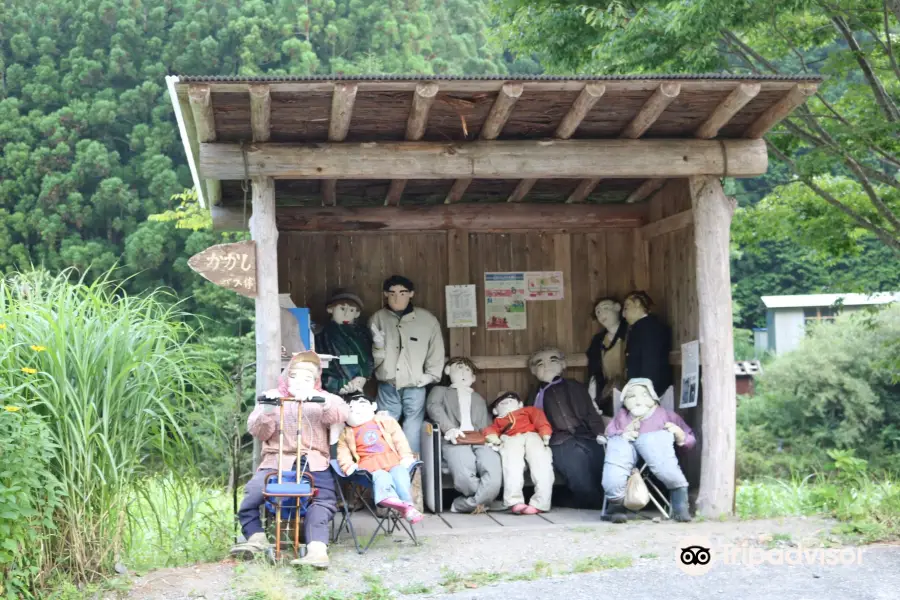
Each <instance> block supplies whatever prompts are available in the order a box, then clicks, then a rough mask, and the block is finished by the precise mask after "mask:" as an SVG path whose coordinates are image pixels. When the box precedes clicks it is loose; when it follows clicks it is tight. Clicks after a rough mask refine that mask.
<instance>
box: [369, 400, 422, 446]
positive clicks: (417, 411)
mask: <svg viewBox="0 0 900 600" xmlns="http://www.w3.org/2000/svg"><path fill="white" fill-rule="evenodd" d="M378 408H379V409H381V410H386V411H387V412H388V413H389V414H390V415H391V416H392V417H394V418H395V419H397V420H398V421H400V422H401V424H402V425H403V434H404V435H405V436H406V441H407V442H409V447H410V448H412V451H413V452H415V453H416V455H418V454H419V452H420V451H421V446H422V423H424V422H425V388H423V387H421V388H419V387H409V388H402V389H399V390H398V389H397V388H395V387H394V386H393V385H391V384H390V383H379V384H378ZM401 417H402V418H403V419H402V421H401Z"/></svg>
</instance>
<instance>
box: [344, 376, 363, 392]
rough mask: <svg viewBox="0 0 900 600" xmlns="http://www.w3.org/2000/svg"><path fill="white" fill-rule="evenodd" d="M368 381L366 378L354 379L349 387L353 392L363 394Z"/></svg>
mask: <svg viewBox="0 0 900 600" xmlns="http://www.w3.org/2000/svg"><path fill="white" fill-rule="evenodd" d="M366 381H367V380H366V378H365V377H354V378H353V379H351V380H350V383H348V384H347V385H349V386H350V391H351V392H361V391H363V388H364V387H366Z"/></svg>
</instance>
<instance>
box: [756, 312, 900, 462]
mask: <svg viewBox="0 0 900 600" xmlns="http://www.w3.org/2000/svg"><path fill="white" fill-rule="evenodd" d="M898 338H900V306H891V307H889V308H885V309H883V310H881V311H879V312H874V313H872V314H862V315H848V316H845V317H842V318H840V319H838V321H837V322H836V323H834V324H828V323H824V324H822V325H819V326H816V327H813V328H811V330H810V331H809V332H808V333H807V336H806V338H805V339H804V340H803V341H802V343H801V344H800V346H799V348H797V349H796V350H795V351H793V352H790V353H788V354H784V355H781V356H778V357H776V358H775V359H774V360H773V361H772V362H771V363H769V364H768V365H767V366H766V369H765V371H764V372H763V374H762V375H760V376H759V377H758V378H757V390H758V392H759V395H758V396H756V397H754V398H746V399H742V400H741V404H740V406H739V407H738V473H739V476H740V477H741V478H745V479H751V478H754V477H757V476H759V475H764V474H776V475H779V476H786V477H790V476H791V475H792V474H793V475H796V474H798V473H808V472H810V471H813V470H818V469H822V468H824V466H825V465H826V464H828V462H829V461H828V456H827V454H826V453H827V452H828V451H829V450H851V449H852V450H855V451H856V452H857V453H858V454H859V456H860V457H861V458H863V459H866V460H868V461H870V462H871V463H872V465H873V466H874V467H875V468H878V469H884V470H889V471H892V472H895V473H897V472H900V462H898V459H897V456H898V454H897V451H898V450H900V384H898V382H897V380H896V378H895V373H896V362H897V360H898V359H897V355H896V354H895V353H894V352H895V350H896V347H897V346H896V344H897V341H896V340H897V339H898ZM891 365H893V366H894V368H893V369H892V368H891Z"/></svg>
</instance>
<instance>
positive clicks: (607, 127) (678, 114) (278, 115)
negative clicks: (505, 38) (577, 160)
mask: <svg viewBox="0 0 900 600" xmlns="http://www.w3.org/2000/svg"><path fill="white" fill-rule="evenodd" d="M819 81H820V80H819V79H817V78H814V77H800V78H797V77H780V76H768V77H766V76H754V77H740V76H731V75H661V76H649V75H647V76H644V75H642V76H633V77H623V76H611V77H602V76H594V77H530V78H499V77H469V78H459V77H433V76H430V77H424V76H423V77H418V76H414V77H399V76H367V77H337V76H315V77H254V78H233V77H193V76H192V77H170V78H168V83H169V90H170V94H171V95H172V96H173V98H172V99H173V104H174V105H175V108H176V112H178V113H179V125H180V126H181V134H182V137H183V138H184V141H185V147H186V148H188V149H189V155H190V156H189V162H190V163H191V167H192V171H194V174H195V181H196V183H198V184H199V183H200V182H201V181H203V180H205V179H206V178H205V177H204V173H203V169H202V168H200V166H201V165H200V163H201V162H202V160H201V158H200V154H201V153H200V146H201V144H203V143H215V144H222V145H224V144H242V145H243V146H242V147H243V148H249V149H250V150H251V151H252V150H253V149H255V148H258V147H259V144H260V143H263V142H265V143H268V144H292V145H302V146H305V147H308V146H309V145H311V144H314V145H327V143H341V144H368V143H372V142H376V143H386V142H402V141H420V142H432V143H439V144H449V145H465V144H466V143H470V142H475V141H478V140H480V141H484V140H496V141H499V142H502V141H526V140H531V141H539V140H552V139H556V140H566V139H570V140H575V141H578V140H616V139H620V140H621V139H624V140H634V139H641V140H673V139H674V140H698V139H701V140H703V139H716V140H722V141H725V140H742V139H751V140H758V139H759V138H761V137H762V135H763V134H764V133H765V132H766V131H768V130H769V129H770V128H771V127H772V126H774V125H775V124H776V123H777V122H778V121H780V120H781V119H783V118H784V117H785V116H786V115H787V114H789V113H790V112H791V111H792V110H793V109H794V108H796V107H797V106H799V105H800V104H801V103H802V102H804V101H805V99H806V98H808V97H809V95H810V94H812V93H813V92H814V91H815V89H816V86H817V84H818V83H819ZM251 90H252V93H251ZM254 144H255V145H254ZM573 147H574V146H573ZM723 148H724V146H723ZM684 160H685V161H687V157H685V159H684ZM724 160H725V161H726V165H727V161H728V159H727V158H725V159H724ZM254 165H256V163H254ZM207 170H208V169H207ZM207 174H208V173H207ZM392 175H393V176H394V177H395V179H394V180H393V182H392V179H391V176H392ZM547 175H550V174H549V173H548V174H547ZM604 175H605V174H604ZM275 177H276V198H277V202H278V204H279V205H291V206H323V205H325V206H328V205H336V206H347V207H352V206H378V205H385V204H388V205H418V204H439V203H450V202H464V203H467V202H505V201H513V202H539V203H544V202H566V201H567V200H568V201H569V202H570V203H571V202H588V203H624V202H626V201H628V202H634V201H640V200H642V199H644V198H646V197H648V196H649V195H650V194H651V193H652V192H653V191H654V189H657V188H658V187H659V186H658V184H657V183H654V182H653V181H648V179H647V177H645V176H641V177H629V176H622V175H621V174H613V175H611V176H598V177H592V178H577V177H574V178H573V177H566V178H561V179H559V178H552V177H544V176H541V177H539V178H532V179H526V180H522V179H516V178H508V177H505V178H493V177H492V178H485V179H478V178H474V179H469V180H464V179H460V178H458V177H457V178H447V179H440V178H436V177H429V178H427V179H415V178H410V179H405V180H397V179H396V177H397V176H396V174H394V173H390V172H385V174H384V177H383V178H379V179H373V178H365V179H355V178H345V177H335V178H328V179H317V178H311V177H308V176H303V177H300V178H293V176H290V175H288V176H286V177H285V178H282V177H281V176H278V175H276V176H275ZM224 179H229V178H223V181H222V182H221V185H220V184H219V183H218V182H215V181H213V183H211V184H210V183H206V185H205V186H203V189H204V190H205V192H206V193H205V194H204V195H205V196H206V197H207V198H208V199H209V200H210V202H211V203H213V204H219V205H221V206H223V207H232V206H238V205H239V204H240V202H241V199H242V197H243V192H242V189H241V182H240V181H238V180H235V179H234V178H231V180H224ZM204 183H205V182H204ZM198 187H200V186H199V185H198Z"/></svg>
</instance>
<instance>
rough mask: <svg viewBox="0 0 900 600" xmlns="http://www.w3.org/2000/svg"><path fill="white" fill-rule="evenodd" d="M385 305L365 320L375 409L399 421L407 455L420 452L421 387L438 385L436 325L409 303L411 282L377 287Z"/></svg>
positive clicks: (394, 280)
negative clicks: (372, 364)
mask: <svg viewBox="0 0 900 600" xmlns="http://www.w3.org/2000/svg"><path fill="white" fill-rule="evenodd" d="M382 291H383V292H384V297H385V300H386V301H387V306H386V307H385V308H382V309H381V310H379V311H378V312H376V313H375V314H374V315H372V318H371V319H370V320H369V327H370V328H371V330H372V356H373V357H374V359H375V378H376V379H378V408H379V409H381V410H384V411H387V412H388V414H390V415H391V416H392V417H394V418H395V419H397V420H398V421H401V422H402V424H403V433H404V434H405V435H406V439H407V440H409V445H410V447H411V448H412V451H413V452H415V453H416V454H417V455H418V454H419V451H420V450H421V435H422V433H421V430H422V423H423V422H424V421H425V386H427V385H429V384H432V383H436V382H438V381H440V379H441V374H442V371H443V368H444V337H443V334H442V333H441V325H440V323H439V322H438V320H437V319H436V318H435V317H434V315H432V314H431V313H430V312H428V311H427V310H425V309H424V308H417V307H414V306H413V304H412V299H413V296H415V293H416V290H415V287H414V286H413V282H412V281H410V280H409V279H407V278H406V277H402V276H400V275H392V276H391V277H389V278H388V279H386V280H385V281H384V285H383V286H382Z"/></svg>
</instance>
